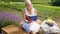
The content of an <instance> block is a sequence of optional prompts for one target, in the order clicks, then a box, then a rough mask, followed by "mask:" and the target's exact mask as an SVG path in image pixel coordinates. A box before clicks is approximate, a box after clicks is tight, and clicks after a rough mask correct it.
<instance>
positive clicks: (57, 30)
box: [41, 20, 60, 33]
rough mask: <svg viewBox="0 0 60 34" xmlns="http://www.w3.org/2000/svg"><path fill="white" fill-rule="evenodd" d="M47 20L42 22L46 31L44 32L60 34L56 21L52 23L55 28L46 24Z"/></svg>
mask: <svg viewBox="0 0 60 34" xmlns="http://www.w3.org/2000/svg"><path fill="white" fill-rule="evenodd" d="M45 22H46V20H45V21H43V22H42V24H41V27H42V29H43V30H44V32H46V33H59V32H60V29H59V27H58V26H57V24H56V23H55V21H52V23H54V25H53V27H49V26H48V25H47V24H46V23H45Z"/></svg>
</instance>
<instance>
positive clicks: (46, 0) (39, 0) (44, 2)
mask: <svg viewBox="0 0 60 34" xmlns="http://www.w3.org/2000/svg"><path fill="white" fill-rule="evenodd" d="M32 3H35V4H41V5H50V3H51V0H32Z"/></svg>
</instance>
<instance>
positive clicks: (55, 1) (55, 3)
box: [51, 0, 60, 6]
mask: <svg viewBox="0 0 60 34" xmlns="http://www.w3.org/2000/svg"><path fill="white" fill-rule="evenodd" d="M51 1H52V3H51V4H52V5H53V6H60V0H51Z"/></svg>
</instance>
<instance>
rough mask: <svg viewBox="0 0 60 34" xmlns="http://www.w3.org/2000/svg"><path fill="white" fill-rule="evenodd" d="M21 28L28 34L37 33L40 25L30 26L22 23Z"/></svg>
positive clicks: (31, 24) (32, 24) (33, 24)
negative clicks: (29, 33) (30, 33)
mask: <svg viewBox="0 0 60 34" xmlns="http://www.w3.org/2000/svg"><path fill="white" fill-rule="evenodd" d="M23 28H24V29H25V30H26V31H27V32H30V30H32V31H35V32H38V30H39V29H40V25H39V24H37V23H36V22H32V23H30V24H28V23H26V22H24V23H23Z"/></svg>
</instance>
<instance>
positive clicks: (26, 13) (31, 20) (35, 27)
mask: <svg viewBox="0 0 60 34" xmlns="http://www.w3.org/2000/svg"><path fill="white" fill-rule="evenodd" d="M25 6H26V8H25V9H24V10H23V19H24V23H23V28H24V30H25V31H26V32H28V33H32V34H35V33H37V32H38V31H39V29H40V25H39V24H37V23H36V20H37V11H36V10H35V8H33V6H32V3H31V2H30V0H25Z"/></svg>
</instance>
